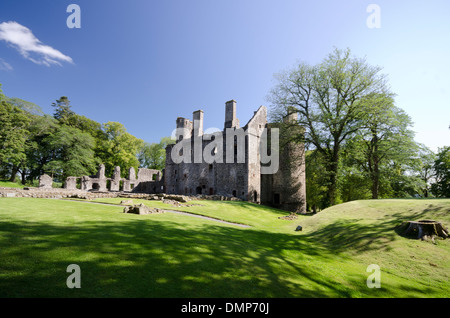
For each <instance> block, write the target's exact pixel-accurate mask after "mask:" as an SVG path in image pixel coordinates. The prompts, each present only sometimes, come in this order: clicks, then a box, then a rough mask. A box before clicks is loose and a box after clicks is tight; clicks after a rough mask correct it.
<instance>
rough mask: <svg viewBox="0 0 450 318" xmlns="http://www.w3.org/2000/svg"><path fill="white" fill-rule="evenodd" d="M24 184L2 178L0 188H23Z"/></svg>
mask: <svg viewBox="0 0 450 318" xmlns="http://www.w3.org/2000/svg"><path fill="white" fill-rule="evenodd" d="M23 187H24V186H23V185H22V184H19V183H17V182H11V181H6V180H0V188H23Z"/></svg>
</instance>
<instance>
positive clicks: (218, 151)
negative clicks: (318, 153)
mask: <svg viewBox="0 0 450 318" xmlns="http://www.w3.org/2000/svg"><path fill="white" fill-rule="evenodd" d="M203 116H204V114H203V111H202V110H197V111H195V112H194V113H193V120H192V121H191V120H189V119H186V118H182V117H178V118H177V120H176V128H177V129H176V131H177V133H176V134H177V135H176V139H177V140H176V144H175V145H169V146H168V147H167V148H166V168H165V172H164V190H165V192H166V193H168V194H184V195H196V194H207V195H223V196H233V197H237V198H240V199H242V200H246V201H250V202H255V203H261V204H266V205H271V206H274V207H277V208H280V209H283V210H287V211H292V212H297V213H304V212H306V188H305V162H304V157H305V156H304V146H303V144H298V143H293V142H289V143H280V149H279V166H278V169H276V171H274V173H270V172H269V173H263V170H264V169H265V165H267V163H265V162H264V160H261V159H263V158H262V157H263V156H262V153H261V149H264V148H262V147H261V145H263V143H261V141H262V138H263V136H264V133H266V134H268V135H270V132H271V130H272V129H273V128H274V127H276V125H273V124H269V123H268V122H267V109H266V107H264V106H261V107H260V108H259V109H258V110H257V111H255V112H254V115H253V117H252V118H251V119H250V120H249V121H248V122H247V124H246V125H245V126H243V127H242V129H241V127H240V124H239V119H238V118H237V117H236V101H234V100H231V101H228V102H226V104H225V123H224V130H223V131H221V132H215V133H213V134H208V135H205V134H204V132H203ZM295 116H296V114H295V113H294V114H291V115H289V116H288V117H286V118H285V120H286V121H293V122H294V120H295ZM299 128H300V127H299V126H298V127H297V128H295V127H294V128H293V129H299ZM291 129H292V128H291ZM238 131H243V132H244V134H241V135H240V136H239V134H238V133H237V132H238ZM297 132H298V131H297ZM230 133H231V134H232V137H231V138H230V136H229V134H230ZM233 133H235V135H233ZM242 136H243V137H242ZM240 137H242V141H241V142H239V138H240ZM217 140H219V142H218V141H217ZM268 140H269V138H266V139H265V140H264V142H265V141H268ZM227 141H228V142H227ZM230 141H231V142H230ZM186 150H187V151H186ZM183 151H184V153H181V152H183ZM178 152H180V153H178ZM240 152H241V153H240ZM174 154H176V156H175V157H177V158H183V159H184V160H182V161H181V162H178V161H180V160H177V162H175V161H174ZM199 154H200V155H199ZM240 154H241V155H240ZM209 155H211V156H210V157H214V160H213V161H212V160H209V161H208V160H206V159H207V157H208V156H209ZM239 157H240V158H239ZM227 158H228V159H230V158H232V159H233V160H232V162H230V160H227ZM239 159H241V160H239ZM251 159H252V160H251ZM261 162H263V163H261Z"/></svg>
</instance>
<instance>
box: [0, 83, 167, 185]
mask: <svg viewBox="0 0 450 318" xmlns="http://www.w3.org/2000/svg"><path fill="white" fill-rule="evenodd" d="M0 87H1V86H0ZM52 106H53V108H54V113H53V115H52V116H51V115H47V114H44V113H43V112H42V110H41V108H40V107H39V106H37V105H35V104H33V103H30V102H27V101H24V100H22V99H19V98H9V97H7V96H5V95H4V94H3V93H2V91H1V90H0V179H8V180H9V181H12V182H14V181H16V178H17V176H21V182H22V183H23V184H30V185H33V184H36V182H37V179H38V178H39V176H40V175H42V174H44V173H47V174H49V175H51V176H52V177H53V178H54V180H55V181H56V182H59V183H60V184H62V183H63V182H64V180H65V179H66V178H67V177H68V176H83V175H93V174H95V173H96V171H97V169H98V166H99V164H100V163H103V164H104V165H105V167H106V173H107V174H112V172H113V169H114V167H115V166H120V167H121V171H122V172H123V173H125V174H126V173H127V171H128V169H129V168H130V167H134V168H135V169H137V168H138V167H147V162H146V161H145V162H140V159H142V154H143V153H144V152H145V154H146V156H147V157H158V156H161V150H160V149H154V147H153V146H152V145H150V144H148V143H145V142H144V141H143V140H141V139H138V138H136V137H135V136H133V135H131V134H129V133H128V132H127V131H126V128H125V127H124V125H123V124H121V123H118V122H107V123H104V124H100V123H98V122H96V121H94V120H92V119H89V118H87V117H85V116H82V115H79V114H77V113H76V112H75V111H74V110H73V109H72V106H71V105H70V100H69V99H68V98H67V97H66V96H62V97H61V98H59V99H58V100H56V101H55V103H53V104H52ZM166 139H167V138H163V141H162V142H161V143H159V144H155V145H161V146H164V145H165V144H167V142H168V141H167V140H166ZM149 146H152V147H151V149H148V148H149ZM138 154H139V156H138ZM164 158H165V157H164ZM164 163H165V161H164V160H159V161H158V164H157V165H155V166H154V168H156V169H163V168H164ZM123 177H126V176H125V175H123Z"/></svg>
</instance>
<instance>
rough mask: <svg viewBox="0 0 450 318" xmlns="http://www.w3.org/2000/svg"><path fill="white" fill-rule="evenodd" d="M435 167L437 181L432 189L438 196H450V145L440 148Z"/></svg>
mask: <svg viewBox="0 0 450 318" xmlns="http://www.w3.org/2000/svg"><path fill="white" fill-rule="evenodd" d="M433 167H434V171H435V178H436V182H435V183H433V184H432V185H431V191H432V192H433V194H434V195H435V196H437V197H441V198H444V197H445V198H450V146H446V147H443V148H439V151H438V153H437V155H436V160H435V162H434V165H433Z"/></svg>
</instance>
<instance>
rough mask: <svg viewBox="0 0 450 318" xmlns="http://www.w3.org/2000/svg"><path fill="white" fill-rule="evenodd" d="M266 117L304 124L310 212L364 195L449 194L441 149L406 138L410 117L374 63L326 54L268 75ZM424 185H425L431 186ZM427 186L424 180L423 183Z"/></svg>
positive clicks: (448, 169)
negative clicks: (271, 78)
mask: <svg viewBox="0 0 450 318" xmlns="http://www.w3.org/2000/svg"><path fill="white" fill-rule="evenodd" d="M276 78H277V85H276V86H275V87H274V88H273V89H272V90H271V92H270V94H269V97H268V99H269V101H270V102H271V104H272V108H271V117H272V118H271V119H272V121H275V122H279V123H280V124H281V125H284V126H285V127H284V128H289V127H288V125H290V124H287V123H284V121H283V118H284V117H285V116H286V115H289V114H291V113H292V112H296V113H298V114H299V117H298V122H296V123H293V124H296V125H298V124H300V125H301V126H302V127H304V128H305V130H304V133H303V134H302V135H290V136H289V140H287V141H291V140H292V139H294V140H298V141H301V142H305V144H306V147H307V149H308V151H307V154H306V169H307V171H306V178H307V186H306V188H307V202H308V204H309V207H310V208H311V209H313V210H316V209H318V208H325V207H327V206H330V205H334V204H336V203H339V202H345V201H350V200H355V199H366V198H373V199H377V198H386V197H408V196H423V197H427V196H429V195H430V193H431V194H433V195H435V196H439V197H443V196H447V197H448V196H450V184H449V179H450V158H449V147H444V148H443V149H440V151H439V153H438V154H437V155H436V154H434V153H433V152H432V151H431V150H429V149H428V148H427V147H425V146H424V145H420V144H418V143H417V142H415V140H414V132H413V131H412V129H411V127H412V122H411V119H410V117H409V116H408V115H407V114H406V113H405V112H404V111H403V110H402V109H400V108H399V107H397V106H395V104H394V97H395V95H394V94H393V93H392V92H391V91H390V88H389V86H388V84H387V79H386V76H385V75H383V74H381V68H380V67H377V66H371V65H369V64H368V63H367V62H366V60H365V59H361V58H356V57H354V56H352V55H351V52H350V50H338V49H335V50H334V52H332V53H331V54H329V55H328V56H327V58H325V59H324V60H323V61H322V62H321V63H319V64H318V65H309V64H307V63H300V64H299V65H297V66H295V67H294V68H292V69H289V70H287V71H284V72H282V73H280V74H278V75H277V76H276ZM431 183H432V184H431ZM430 184H431V185H430Z"/></svg>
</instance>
